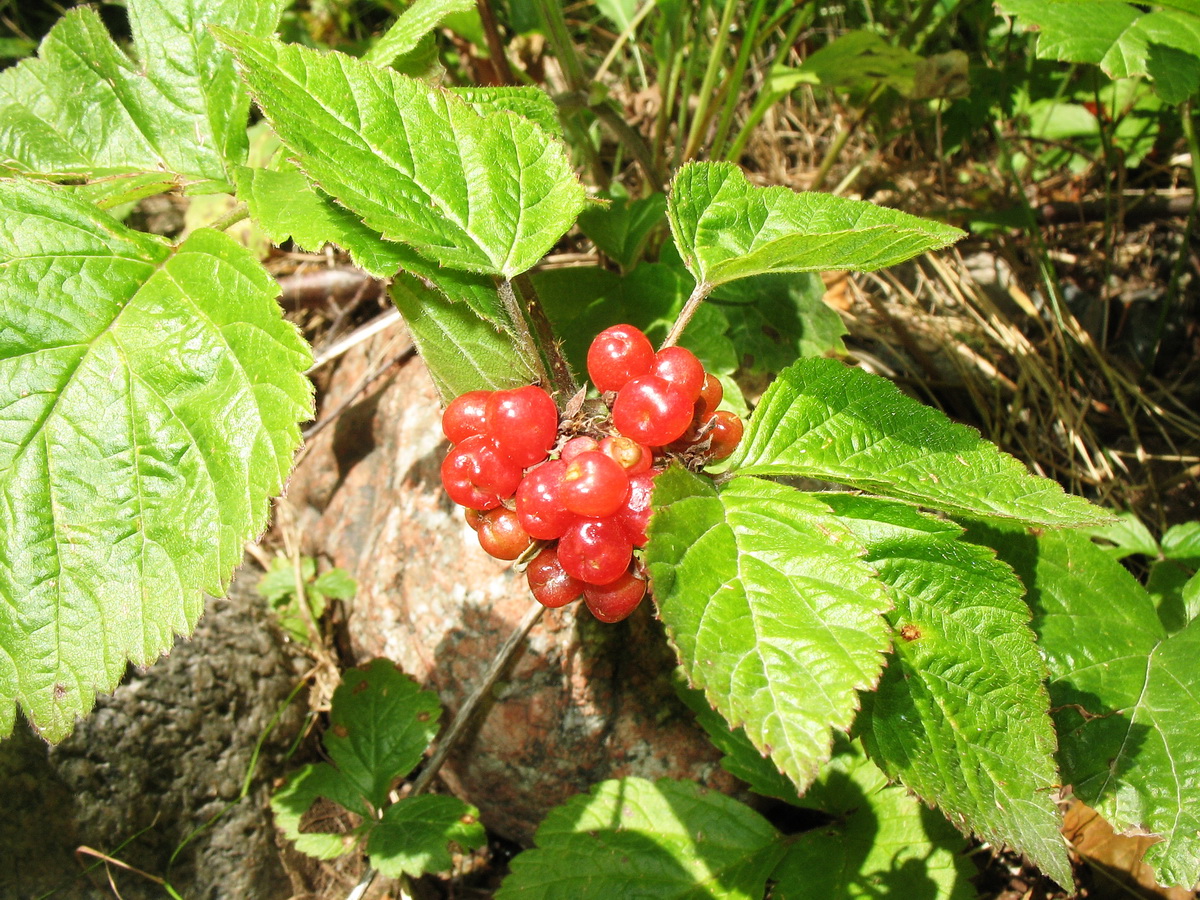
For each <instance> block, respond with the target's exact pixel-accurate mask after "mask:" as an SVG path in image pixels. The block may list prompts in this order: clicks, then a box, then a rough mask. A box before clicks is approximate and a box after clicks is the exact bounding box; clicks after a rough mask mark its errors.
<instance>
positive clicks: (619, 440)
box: [600, 434, 654, 475]
mask: <svg viewBox="0 0 1200 900" xmlns="http://www.w3.org/2000/svg"><path fill="white" fill-rule="evenodd" d="M600 452H601V453H603V454H604V455H605V456H611V457H612V458H613V459H614V460H616V463H617V465H619V466H620V467H621V468H622V469H624V470H625V471H626V472H628V473H629V474H630V475H636V474H638V473H639V472H645V471H646V470H647V469H649V468H650V463H651V462H653V460H654V451H653V450H651V449H650V448H649V447H647V446H646V445H645V444H639V443H638V442H637V441H635V440H633V438H627V437H625V435H623V434H618V435H617V436H615V437H611V436H610V437H606V438H605V439H604V440H602V441H601V442H600Z"/></svg>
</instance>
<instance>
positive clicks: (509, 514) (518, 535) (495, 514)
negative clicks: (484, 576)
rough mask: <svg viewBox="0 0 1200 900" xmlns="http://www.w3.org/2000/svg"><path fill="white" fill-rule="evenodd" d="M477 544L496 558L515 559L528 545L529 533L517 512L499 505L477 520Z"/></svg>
mask: <svg viewBox="0 0 1200 900" xmlns="http://www.w3.org/2000/svg"><path fill="white" fill-rule="evenodd" d="M479 546H480V547H482V548H483V549H484V550H485V551H487V553H488V555H489V556H494V557H496V559H516V558H517V557H518V556H520V555H521V554H522V553H524V552H525V550H526V548H527V547H528V546H529V535H528V534H526V532H525V529H524V528H522V527H521V522H520V520H519V519H518V518H517V514H516V513H515V512H513V511H512V510H511V509H508V508H507V507H504V506H500V507H497V508H496V509H493V510H491V511H489V512H486V513H484V514H483V518H482V519H480V520H479Z"/></svg>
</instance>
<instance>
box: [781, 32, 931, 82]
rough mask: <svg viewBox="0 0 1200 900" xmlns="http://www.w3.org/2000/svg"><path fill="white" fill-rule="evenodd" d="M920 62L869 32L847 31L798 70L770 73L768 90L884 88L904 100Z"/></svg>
mask: <svg viewBox="0 0 1200 900" xmlns="http://www.w3.org/2000/svg"><path fill="white" fill-rule="evenodd" d="M922 61H923V60H922V58H921V57H920V56H918V55H917V54H916V53H913V52H912V51H911V50H908V49H906V48H903V47H893V46H892V45H891V44H889V43H888V42H887V41H886V40H884V39H883V38H882V37H881V36H879V35H878V34H876V33H875V32H873V31H848V32H846V33H845V34H843V35H841V36H840V37H838V38H837V39H836V40H833V41H831V42H830V43H828V44H826V45H825V46H824V47H822V48H821V49H820V50H818V51H817V52H816V53H813V54H812V55H810V56H809V57H808V58H807V59H805V60H804V64H803V65H801V66H800V67H799V68H796V69H788V68H784V67H776V68H775V69H773V70H772V71H771V88H772V90H775V91H788V92H790V91H792V90H794V89H795V88H797V87H799V86H800V85H801V84H819V85H821V86H822V87H827V88H853V87H862V86H864V85H866V86H868V87H869V86H873V85H875V84H886V85H887V86H888V87H891V88H894V89H895V90H897V91H899V92H900V93H901V94H904V95H905V96H906V97H907V96H911V95H912V93H913V90H914V86H915V81H916V73H917V66H918V65H920V63H921V62H922Z"/></svg>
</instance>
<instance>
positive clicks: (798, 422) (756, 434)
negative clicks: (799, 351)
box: [730, 359, 1109, 525]
mask: <svg viewBox="0 0 1200 900" xmlns="http://www.w3.org/2000/svg"><path fill="white" fill-rule="evenodd" d="M730 467H731V469H732V470H733V471H735V472H737V473H738V474H741V475H767V476H776V477H778V476H799V477H805V478H819V479H822V480H824V481H832V482H836V483H838V484H844V485H848V486H850V487H855V488H859V489H862V490H866V491H872V492H874V493H877V494H883V495H885V496H889V497H896V498H898V499H901V500H905V501H907V502H910V503H918V504H921V505H924V506H928V507H931V508H933V509H941V510H945V511H947V512H952V513H963V514H966V515H978V516H996V517H1000V518H1012V519H1019V520H1021V521H1025V522H1033V523H1038V524H1044V525H1083V524H1089V523H1099V522H1104V521H1106V520H1107V519H1108V518H1109V516H1108V514H1107V513H1105V512H1104V511H1103V510H1101V509H1099V508H1098V507H1095V506H1093V505H1092V504H1090V503H1088V502H1087V501H1086V500H1084V499H1083V498H1082V497H1075V496H1072V495H1069V494H1065V493H1063V490H1062V488H1061V487H1060V486H1059V485H1058V484H1057V483H1055V482H1053V481H1051V480H1050V479H1048V478H1038V477H1035V476H1033V475H1030V474H1029V472H1028V471H1027V470H1026V469H1025V467H1024V466H1022V465H1021V464H1020V463H1019V462H1017V460H1015V459H1013V458H1012V457H1011V456H1009V455H1007V454H1005V453H1001V452H1000V451H999V450H998V449H996V447H995V446H994V445H993V444H991V443H989V442H988V441H985V440H983V439H982V438H980V436H979V432H977V431H975V429H973V428H968V427H966V426H965V425H957V424H955V423H953V422H951V421H950V420H949V419H948V418H946V416H944V415H943V414H942V413H940V412H938V411H937V410H935V409H931V408H930V407H927V406H924V405H923V404H921V403H919V402H917V401H916V400H913V399H912V398H910V397H907V396H905V395H904V394H902V393H901V392H900V390H899V389H898V388H897V387H896V386H895V385H893V384H892V383H891V382H890V381H887V380H886V379H884V378H880V377H878V376H875V375H870V374H868V373H866V372H863V371H861V370H859V369H854V368H850V367H848V366H845V365H843V364H842V363H840V362H838V361H837V360H831V359H802V360H800V361H799V362H797V363H796V364H795V365H794V366H792V367H791V368H789V369H787V370H786V371H784V372H783V373H781V374H780V376H779V377H778V378H777V379H776V380H775V382H774V383H773V384H772V385H771V387H770V388H769V389H768V390H767V392H766V394H765V395H763V398H762V401H761V402H760V403H759V405H758V407H757V408H756V409H755V410H754V416H753V417H752V418H751V420H750V425H749V428H748V429H747V433H746V436H745V438H743V440H742V443H741V445H740V447H739V448H738V451H737V453H735V454H734V456H733V457H732V458H731V460H730Z"/></svg>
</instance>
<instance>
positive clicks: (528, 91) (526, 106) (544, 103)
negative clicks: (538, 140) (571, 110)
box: [449, 85, 563, 138]
mask: <svg viewBox="0 0 1200 900" xmlns="http://www.w3.org/2000/svg"><path fill="white" fill-rule="evenodd" d="M449 90H450V92H451V93H452V94H454V95H455V96H456V97H461V98H462V99H463V100H466V101H467V102H468V103H470V104H471V106H472V107H474V109H475V112H477V113H479V114H480V115H481V116H486V115H488V114H489V113H494V112H502V111H508V112H511V113H514V114H516V115H518V116H521V117H522V118H525V119H529V120H530V121H531V122H533V123H534V124H535V125H537V126H538V127H539V128H541V129H542V130H543V131H544V132H546V133H547V134H550V135H553V136H554V137H556V138H561V137H562V136H563V129H562V122H560V121H559V119H558V107H557V106H556V105H555V103H554V100H552V99H551V97H550V95H549V94H547V93H546V92H545V91H543V90H542V89H541V88H537V87H532V86H530V87H493V86H480V85H470V86H467V87H454V88H450V89H449Z"/></svg>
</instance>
